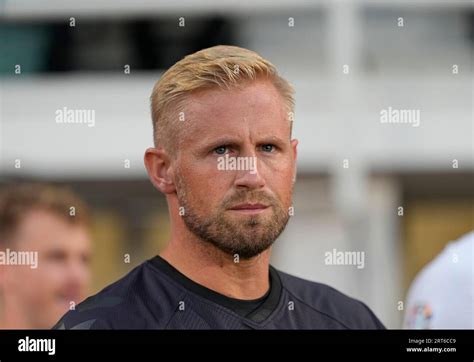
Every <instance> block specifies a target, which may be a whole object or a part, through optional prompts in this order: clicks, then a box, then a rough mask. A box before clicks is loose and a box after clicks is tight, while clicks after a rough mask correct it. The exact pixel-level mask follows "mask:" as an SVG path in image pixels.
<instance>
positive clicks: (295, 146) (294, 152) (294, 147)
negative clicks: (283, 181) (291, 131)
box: [291, 138, 299, 181]
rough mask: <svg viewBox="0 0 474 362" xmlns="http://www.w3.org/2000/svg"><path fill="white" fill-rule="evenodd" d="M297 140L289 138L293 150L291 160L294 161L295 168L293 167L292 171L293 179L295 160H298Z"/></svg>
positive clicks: (294, 175)
mask: <svg viewBox="0 0 474 362" xmlns="http://www.w3.org/2000/svg"><path fill="white" fill-rule="evenodd" d="M298 143H299V142H298V140H297V139H296V138H295V139H292V140H291V148H292V150H293V160H294V161H293V162H294V163H295V168H294V171H293V181H295V180H296V164H297V160H298Z"/></svg>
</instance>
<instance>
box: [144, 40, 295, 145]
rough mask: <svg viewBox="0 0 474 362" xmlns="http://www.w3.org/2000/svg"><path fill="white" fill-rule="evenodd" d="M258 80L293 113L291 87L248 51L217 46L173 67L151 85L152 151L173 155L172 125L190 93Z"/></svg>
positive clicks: (260, 59) (176, 129) (259, 58)
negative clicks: (270, 87)
mask: <svg viewBox="0 0 474 362" xmlns="http://www.w3.org/2000/svg"><path fill="white" fill-rule="evenodd" d="M258 78H267V79H268V80H270V81H271V82H272V84H273V85H274V86H275V88H276V90H277V91H278V92H279V93H280V95H281V96H282V98H283V100H284V103H285V105H284V106H285V107H286V111H287V112H288V113H289V114H290V113H293V112H294V90H293V87H292V86H291V85H290V83H288V82H287V81H286V80H285V79H283V78H282V77H280V76H279V74H278V71H277V69H276V67H275V66H274V65H273V64H272V63H270V62H269V61H268V60H266V59H264V58H262V57H261V56H260V55H258V54H257V53H255V52H253V51H251V50H248V49H244V48H240V47H236V46H229V45H218V46H214V47H211V48H207V49H203V50H200V51H198V52H196V53H193V54H190V55H188V56H186V57H185V58H183V59H182V60H180V61H179V62H177V63H176V64H174V65H173V66H172V67H171V68H169V69H168V70H167V71H166V72H165V73H164V74H163V76H162V77H161V79H160V80H159V81H158V82H157V83H156V84H155V86H154V88H153V92H152V95H151V98H150V100H151V115H152V121H153V138H154V142H155V147H163V148H164V149H165V150H166V151H168V152H170V153H171V154H175V148H176V147H175V146H176V142H175V139H176V137H179V135H176V133H178V131H179V130H178V127H177V126H176V125H177V122H178V121H179V117H180V112H181V109H182V108H181V107H182V106H183V104H184V102H185V100H186V97H187V96H188V95H189V94H190V93H191V92H193V91H196V90H201V89H209V88H215V87H218V88H222V89H230V88H232V87H238V86H239V85H242V84H244V83H245V82H248V81H254V80H257V79H258ZM172 114H174V116H173V115H172Z"/></svg>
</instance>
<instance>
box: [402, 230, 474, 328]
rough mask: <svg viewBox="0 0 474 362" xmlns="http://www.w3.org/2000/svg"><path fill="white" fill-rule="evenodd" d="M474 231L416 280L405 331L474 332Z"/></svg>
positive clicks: (442, 255)
mask: <svg viewBox="0 0 474 362" xmlns="http://www.w3.org/2000/svg"><path fill="white" fill-rule="evenodd" d="M473 257H474V231H472V232H470V233H468V234H466V235H464V236H462V237H461V238H459V239H458V240H456V241H452V242H450V243H449V244H448V245H446V247H445V248H444V249H443V251H442V252H441V253H440V254H438V256H436V258H434V259H433V260H432V261H431V262H430V263H429V264H428V265H426V266H425V267H424V268H423V269H422V270H421V271H420V272H419V273H418V275H417V276H416V278H415V279H414V281H413V283H412V284H411V286H410V289H409V291H408V294H407V301H406V313H405V318H404V322H403V326H404V328H405V329H474V258H473Z"/></svg>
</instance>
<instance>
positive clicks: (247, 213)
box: [175, 81, 297, 258]
mask: <svg viewBox="0 0 474 362" xmlns="http://www.w3.org/2000/svg"><path fill="white" fill-rule="evenodd" d="M185 113H186V121H185V122H186V124H184V127H186V128H187V129H186V130H185V131H184V132H183V133H184V135H183V138H182V143H180V148H179V156H178V159H177V169H176V173H175V174H176V180H175V181H176V189H177V190H176V193H177V197H178V201H179V206H182V207H184V215H183V216H182V217H183V220H184V223H185V225H186V227H187V228H188V229H189V230H190V231H191V232H193V233H194V234H195V235H197V236H198V237H199V238H201V239H202V240H204V241H206V242H209V243H212V244H213V245H214V246H216V247H217V248H219V249H220V250H222V251H224V252H226V253H229V254H231V255H235V254H238V255H239V257H241V258H251V257H253V256H256V255H258V254H260V253H261V252H262V251H264V250H266V249H268V248H269V247H270V245H271V244H272V243H273V241H274V240H275V239H276V238H277V237H278V236H279V235H280V233H281V232H282V231H283V229H284V228H285V226H286V224H287V222H288V219H289V208H290V207H291V204H292V189H293V184H294V178H295V172H296V168H295V162H296V146H297V141H296V140H293V141H291V140H290V131H291V128H290V127H291V124H290V122H289V117H288V114H287V112H286V111H285V108H284V102H283V99H282V98H281V96H280V94H279V93H278V92H277V90H276V89H275V88H274V86H273V85H272V84H271V83H270V82H268V81H257V82H253V83H249V84H248V85H246V86H245V87H244V88H242V89H231V90H226V91H223V90H220V89H211V90H204V91H199V92H197V93H195V94H193V95H192V96H191V97H190V99H189V102H187V106H186V108H185ZM226 158H227V162H226V161H225V160H226ZM232 159H233V160H234V163H233V165H234V166H232Z"/></svg>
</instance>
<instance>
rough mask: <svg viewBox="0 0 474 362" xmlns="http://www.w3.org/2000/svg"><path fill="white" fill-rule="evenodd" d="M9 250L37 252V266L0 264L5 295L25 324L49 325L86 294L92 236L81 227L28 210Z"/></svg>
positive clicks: (45, 212) (49, 214)
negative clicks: (24, 320) (26, 322)
mask: <svg viewBox="0 0 474 362" xmlns="http://www.w3.org/2000/svg"><path fill="white" fill-rule="evenodd" d="M10 249H11V250H15V251H37V252H38V265H37V268H36V269H32V268H31V267H30V266H29V265H22V266H19V265H7V266H3V268H4V273H3V277H4V280H3V292H4V294H5V299H8V300H9V301H10V302H12V303H15V304H16V307H17V308H15V310H19V311H21V313H24V314H25V317H26V319H27V320H28V321H29V324H30V325H31V327H29V328H51V327H52V326H53V325H54V324H55V323H56V322H57V321H58V320H59V319H60V318H61V317H62V316H63V315H64V314H65V313H66V312H67V311H68V310H69V309H70V307H71V306H74V304H78V303H79V302H81V301H82V300H83V299H84V298H85V297H86V295H87V289H88V287H89V282H90V270H89V260H90V254H91V240H90V236H89V233H88V231H87V230H86V228H85V227H84V226H79V225H73V224H69V223H67V221H65V220H63V219H62V218H60V217H58V216H56V215H54V214H53V213H50V212H48V211H40V210H38V211H31V212H30V213H28V214H27V215H25V217H24V218H23V220H22V221H21V223H20V225H19V227H18V229H17V231H16V233H15V236H14V239H13V244H12V245H11V246H10ZM5 304H6V305H5V307H6V308H7V310H5V312H6V313H9V311H8V304H7V303H5Z"/></svg>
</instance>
